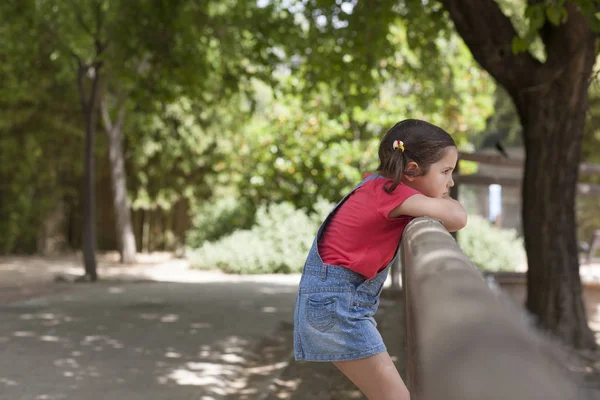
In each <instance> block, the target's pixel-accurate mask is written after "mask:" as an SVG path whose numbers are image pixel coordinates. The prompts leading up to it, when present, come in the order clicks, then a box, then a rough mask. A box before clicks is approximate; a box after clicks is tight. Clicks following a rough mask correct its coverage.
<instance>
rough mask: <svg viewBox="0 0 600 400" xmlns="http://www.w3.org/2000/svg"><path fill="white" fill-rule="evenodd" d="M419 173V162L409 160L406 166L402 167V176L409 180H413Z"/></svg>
mask: <svg viewBox="0 0 600 400" xmlns="http://www.w3.org/2000/svg"><path fill="white" fill-rule="evenodd" d="M418 175H419V164H417V163H416V162H414V161H411V162H409V163H408V164H407V165H406V167H404V177H405V178H406V180H408V181H409V182H412V181H414V180H415V178H416V177H417V176H418Z"/></svg>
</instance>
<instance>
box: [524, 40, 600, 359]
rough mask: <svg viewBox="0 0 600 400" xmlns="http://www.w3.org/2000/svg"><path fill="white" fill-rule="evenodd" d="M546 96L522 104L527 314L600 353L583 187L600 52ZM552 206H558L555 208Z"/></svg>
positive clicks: (584, 59)
mask: <svg viewBox="0 0 600 400" xmlns="http://www.w3.org/2000/svg"><path fill="white" fill-rule="evenodd" d="M590 50H591V51H589V52H588V54H587V57H585V55H582V56H581V57H582V60H581V62H579V63H574V64H575V65H571V68H568V69H566V70H565V72H564V73H565V76H564V77H562V78H561V79H560V80H555V81H554V82H553V83H552V85H551V87H550V88H549V89H548V90H547V91H544V92H543V93H535V94H531V95H529V96H528V97H529V98H528V99H524V101H522V102H519V113H520V114H521V115H522V116H523V117H522V120H523V122H524V123H523V128H524V139H525V148H526V154H527V158H526V162H525V174H524V180H523V188H522V189H523V228H524V233H525V248H526V250H527V258H528V266H529V268H528V271H527V308H528V309H529V310H530V311H531V312H533V313H534V314H535V315H536V316H537V319H538V322H539V324H540V325H541V326H542V327H544V328H547V329H549V330H551V331H553V332H554V333H555V334H557V335H558V336H560V337H561V338H562V339H564V340H565V341H566V342H567V343H570V344H572V345H573V346H575V347H577V348H593V347H595V339H594V335H593V333H592V331H591V330H590V329H589V327H588V325H587V317H586V312H585V307H584V302H583V294H582V287H581V280H580V275H579V256H578V247H577V227H576V215H575V198H576V186H577V180H578V170H579V162H580V158H581V143H582V139H583V128H584V125H585V112H586V110H587V88H588V84H587V78H589V76H590V74H591V70H592V66H593V63H594V58H595V57H594V52H593V51H592V50H593V49H590ZM549 200H550V201H549Z"/></svg>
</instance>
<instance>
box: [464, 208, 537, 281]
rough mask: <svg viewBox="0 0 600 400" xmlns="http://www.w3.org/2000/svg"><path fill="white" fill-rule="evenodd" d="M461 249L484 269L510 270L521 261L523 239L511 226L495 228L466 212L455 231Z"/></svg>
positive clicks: (484, 220)
mask: <svg viewBox="0 0 600 400" xmlns="http://www.w3.org/2000/svg"><path fill="white" fill-rule="evenodd" d="M458 243H459V245H460V246H461V248H462V250H463V252H464V253H465V254H466V255H467V257H469V258H470V259H471V261H473V263H474V264H475V265H476V266H477V267H478V268H480V269H482V270H485V271H492V272H495V271H514V270H515V269H516V268H517V267H518V266H519V265H521V264H522V263H523V262H524V261H525V250H524V247H523V240H522V239H521V238H520V237H518V236H517V232H516V231H515V230H513V229H499V228H497V227H495V226H494V225H492V223H490V222H489V221H488V220H486V219H484V218H483V217H480V216H478V215H470V216H469V222H468V223H467V226H466V227H465V228H463V229H462V230H461V231H459V232H458Z"/></svg>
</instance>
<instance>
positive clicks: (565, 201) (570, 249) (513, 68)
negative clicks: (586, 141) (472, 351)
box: [441, 0, 595, 348]
mask: <svg viewBox="0 0 600 400" xmlns="http://www.w3.org/2000/svg"><path fill="white" fill-rule="evenodd" d="M441 1H442V3H443V4H444V6H445V7H446V9H447V10H448V12H449V14H450V17H451V18H452V20H453V22H454V25H455V26H456V29H457V31H458V33H459V34H460V35H461V37H462V38H463V39H464V41H465V43H466V44H467V46H468V47H469V49H470V50H471V52H472V53H473V57H474V58H475V59H476V60H477V61H478V62H479V63H480V64H481V66H482V67H483V68H485V69H486V70H487V71H488V72H489V73H490V74H491V75H492V76H493V77H494V78H495V79H496V80H497V81H498V82H499V83H500V84H501V85H502V86H503V87H504V88H505V89H506V90H507V91H508V93H510V95H511V97H512V99H513V101H514V103H515V106H516V107H517V110H518V112H519V117H520V120H521V123H522V125H523V136H524V142H525V150H526V161H525V173H524V179H523V188H522V189H523V190H522V191H523V193H522V194H523V228H524V234H525V247H526V250H527V259H528V272H527V278H528V279H527V307H528V308H529V310H530V311H532V312H533V313H534V314H535V315H536V316H537V318H538V322H539V325H540V326H541V327H544V328H546V329H549V330H551V331H552V332H554V333H555V334H556V335H558V336H559V337H561V338H562V339H563V340H564V341H565V342H566V343H567V344H570V345H572V346H574V347H576V348H590V347H595V341H594V336H593V335H592V332H591V331H590V328H589V327H588V325H587V318H586V313H585V309H584V306H583V296H582V287H581V280H580V277H579V260H578V252H577V239H576V219H575V193H576V185H577V177H578V169H579V161H580V157H581V143H582V139H583V128H584V123H585V112H586V110H587V90H588V85H589V80H590V77H591V73H592V67H593V65H594V62H595V52H594V41H595V34H594V33H593V32H592V29H591V27H590V22H589V20H588V18H589V17H588V16H585V15H582V14H581V12H580V9H579V8H578V6H577V5H576V4H575V2H573V1H567V2H566V3H565V7H566V8H567V12H568V18H567V20H566V22H565V23H562V24H560V25H558V26H555V25H552V24H550V23H546V24H545V25H544V26H543V27H542V28H541V29H540V31H539V35H540V37H541V39H542V41H543V43H544V48H545V51H546V59H545V60H544V62H540V61H539V60H537V59H535V58H534V57H533V56H532V55H531V54H530V53H529V52H521V53H518V54H514V53H513V51H512V43H513V40H514V38H515V37H517V36H518V35H517V33H516V32H515V29H514V27H513V25H512V23H511V21H510V20H509V19H508V18H507V17H506V16H505V15H504V14H503V13H502V10H501V9H500V7H499V6H498V4H497V3H496V2H495V1H494V0H477V1H471V0H441Z"/></svg>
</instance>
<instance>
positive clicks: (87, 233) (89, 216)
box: [78, 63, 100, 282]
mask: <svg viewBox="0 0 600 400" xmlns="http://www.w3.org/2000/svg"><path fill="white" fill-rule="evenodd" d="M99 68H100V64H99V63H95V64H92V65H84V64H81V63H80V64H79V69H78V85H79V95H80V100H81V109H82V113H83V120H84V124H85V156H84V174H83V262H84V266H85V275H84V276H83V277H82V278H80V279H79V280H80V281H92V282H95V281H96V280H98V273H97V269H96V174H95V172H96V160H95V155H94V149H95V147H96V100H97V97H98V96H97V94H98V70H99ZM88 75H90V78H91V80H92V83H91V89H90V93H89V97H88V96H87V95H86V90H85V79H86V78H87V76H88Z"/></svg>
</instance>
